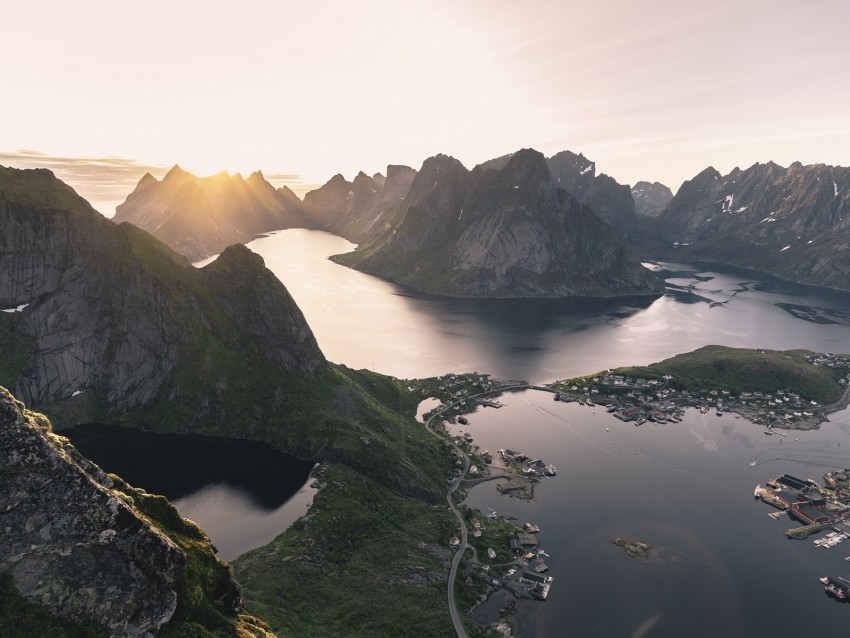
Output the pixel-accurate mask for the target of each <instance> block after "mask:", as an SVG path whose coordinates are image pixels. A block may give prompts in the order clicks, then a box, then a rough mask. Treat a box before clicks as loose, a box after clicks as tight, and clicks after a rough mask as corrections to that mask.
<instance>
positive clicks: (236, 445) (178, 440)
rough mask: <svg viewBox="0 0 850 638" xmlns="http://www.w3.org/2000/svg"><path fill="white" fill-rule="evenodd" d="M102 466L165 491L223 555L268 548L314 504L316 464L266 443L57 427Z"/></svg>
mask: <svg viewBox="0 0 850 638" xmlns="http://www.w3.org/2000/svg"><path fill="white" fill-rule="evenodd" d="M62 435H63V436H67V437H68V438H69V439H70V440H71V442H72V443H73V444H74V446H75V447H76V448H77V449H78V450H79V451H80V452H81V453H82V454H83V455H84V456H85V457H86V458H88V459H90V460H92V461H93V462H94V463H96V464H97V465H99V466H100V467H101V468H102V469H103V470H104V471H106V472H112V473H114V474H118V475H119V476H120V477H122V478H123V479H124V480H126V481H127V482H128V483H130V484H131V485H133V486H134V487H139V488H142V489H144V490H145V491H147V492H151V493H154V494H162V495H164V496H166V497H168V499H169V500H171V501H172V503H173V504H174V506H175V507H176V508H177V511H178V512H180V515H181V516H184V517H186V518H189V519H191V520H193V521H195V522H196V523H198V524H199V525H200V526H201V527H202V528H203V530H204V531H205V532H206V533H207V535H208V536H209V537H210V539H211V540H212V542H213V544H214V545H215V546H216V548H217V549H218V550H219V555H220V556H221V557H222V558H224V559H225V560H232V559H234V558H236V557H237V556H238V555H240V554H241V553H243V552H245V551H247V550H249V549H253V548H255V547H260V546H261V545H265V544H266V543H268V542H269V541H271V540H273V539H274V538H275V537H276V536H277V535H278V534H280V533H281V532H283V530H285V529H286V528H287V527H289V525H291V524H292V523H293V522H294V521H295V520H297V519H298V518H299V517H301V516H303V515H304V514H305V513H306V511H307V507H308V506H309V505H310V503H312V500H313V494H315V490H314V489H312V488H310V487H308V486H307V482H308V480H309V479H308V476H309V473H310V470H311V469H312V467H313V465H314V463H313V462H312V461H304V460H301V459H298V458H296V457H294V456H292V455H289V454H284V453H282V452H279V451H277V450H275V449H274V448H272V447H271V446H269V445H267V444H265V443H259V442H256V441H243V440H237V439H224V438H219V437H208V436H198V435H191V434H190V435H177V434H155V433H152V432H142V431H139V430H134V429H130V428H122V427H118V426H114V425H102V424H86V425H78V426H75V427H73V428H70V429H68V430H63V431H62Z"/></svg>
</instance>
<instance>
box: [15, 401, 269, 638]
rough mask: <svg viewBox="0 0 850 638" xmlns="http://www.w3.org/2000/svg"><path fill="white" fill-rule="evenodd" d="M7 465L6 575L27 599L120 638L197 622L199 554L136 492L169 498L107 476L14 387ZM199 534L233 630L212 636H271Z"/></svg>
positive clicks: (223, 616) (216, 608) (217, 598)
mask: <svg viewBox="0 0 850 638" xmlns="http://www.w3.org/2000/svg"><path fill="white" fill-rule="evenodd" d="M0 458H2V463H0V530H2V539H3V540H2V543H0V572H2V573H3V574H7V575H11V577H12V579H13V583H14V587H15V589H16V590H17V593H18V595H19V596H20V597H21V598H22V599H23V600H24V601H27V602H29V603H35V604H37V605H39V606H41V607H44V608H46V609H47V610H49V611H50V612H51V613H52V614H54V615H56V616H58V617H60V618H63V619H65V620H68V621H71V622H73V623H76V624H79V625H85V626H90V627H94V628H97V630H98V633H100V632H102V633H103V634H104V635H108V636H115V637H118V636H150V635H155V634H157V633H158V632H159V630H160V629H161V628H162V627H163V626H164V625H166V624H167V623H169V622H170V621H174V623H175V624H178V623H180V622H185V621H189V620H192V621H194V620H195V619H194V618H193V616H194V610H193V604H192V603H189V602H188V601H187V600H186V596H185V594H186V592H187V590H188V589H189V588H187V586H186V584H187V579H193V578H194V574H193V573H189V572H190V571H194V569H196V567H195V566H194V565H193V563H197V561H198V560H199V557H198V555H197V552H196V551H194V552H187V551H186V550H185V549H183V548H181V547H180V544H181V542H185V539H178V540H177V541H175V540H174V539H172V538H171V537H169V535H168V534H167V533H166V532H165V531H163V529H160V528H159V527H158V526H157V525H156V524H154V523H153V522H152V521H151V520H150V518H149V517H148V516H146V515H145V514H143V513H142V512H141V511H140V510H139V509H138V508H137V506H136V504H135V500H136V499H134V497H133V496H131V494H135V495H136V496H137V497H138V498H139V499H140V500H145V499H146V498H147V499H150V498H154V499H161V501H164V500H165V499H162V498H161V497H151V496H149V495H144V494H143V493H141V494H138V493H135V492H134V491H133V490H132V488H129V486H126V484H123V483H122V482H121V481H120V479H117V477H114V478H113V477H110V476H108V475H106V474H104V473H103V472H102V471H101V470H100V468H98V467H97V466H96V465H94V464H92V463H90V462H89V461H87V460H86V459H85V458H83V457H82V456H81V455H80V454H79V453H78V452H77V451H76V449H75V448H74V447H73V446H72V445H70V443H69V442H68V441H67V439H64V438H62V437H58V436H55V435H53V434H52V432H51V426H50V423H49V421H48V420H47V419H46V418H45V417H43V416H42V415H39V414H35V413H33V412H30V411H28V410H26V409H25V407H24V405H23V404H22V403H20V402H19V401H17V400H15V399H14V397H12V395H11V394H10V393H9V392H8V391H7V390H6V389H5V388H0ZM119 487H120V488H123V490H122V489H119ZM159 505H160V507H162V508H165V510H166V511H168V508H170V506H167V504H166V503H160V504H159ZM171 515H172V516H174V513H173V511H172V512H171ZM182 524H183V525H186V526H187V527H189V526H190V524H189V523H188V522H185V521H184V522H183V523H182ZM191 528H193V529H192V531H193V533H194V535H195V536H196V537H197V542H196V543H195V545H196V547H197V548H199V549H200V550H201V552H202V553H203V559H204V560H205V561H206V562H207V563H208V564H210V565H212V566H213V568H214V569H217V570H218V572H219V574H218V578H217V580H218V583H217V591H215V592H214V594H213V595H212V596H211V597H209V598H208V599H207V602H208V605H209V607H211V608H212V613H213V614H214V615H217V616H219V617H220V618H217V619H216V621H217V622H221V623H222V627H224V626H229V628H230V629H229V630H224V629H223V630H222V631H221V632H219V633H216V634H207V635H222V636H224V635H234V636H235V635H238V634H237V629H236V628H237V626H238V625H239V624H243V623H244V624H245V625H246V626H250V627H252V629H253V630H256V631H254V632H253V633H252V634H251V635H256V636H269V635H270V634H268V633H267V632H266V631H265V630H264V629H263V628H262V623H260V622H259V621H257V620H256V619H252V618H250V617H247V616H246V617H244V618H240V617H239V616H240V614H241V612H242V598H241V592H240V589H239V586H238V585H237V584H236V582H235V581H234V580H233V579H232V576H231V575H230V571H229V568H227V566H226V565H224V564H223V563H220V562H219V561H217V559H215V557H214V556H213V552H212V548H211V546H210V544H209V540H208V539H207V538H206V536H205V535H203V533H202V532H201V531H200V530H198V529H197V528H195V527H194V526H191ZM190 566H191V569H190ZM193 584H195V585H197V584H196V583H193ZM191 589H193V590H195V591H196V593H197V594H200V595H201V596H203V595H204V594H208V593H209V592H203V591H201V589H202V588H201V587H198V588H197V589H196V588H194V587H193V588H191ZM45 635H49V634H45ZM201 635H203V634H201ZM245 635H248V634H245Z"/></svg>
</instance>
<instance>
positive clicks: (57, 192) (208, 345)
mask: <svg viewBox="0 0 850 638" xmlns="http://www.w3.org/2000/svg"><path fill="white" fill-rule="evenodd" d="M0 226H2V227H3V233H0V308H2V309H9V310H11V309H17V310H18V312H5V313H0V337H2V339H0V348H2V349H3V354H4V359H5V361H4V365H2V366H0V383H5V384H7V385H10V387H12V388H13V391H14V392H15V394H16V395H17V396H19V397H20V398H21V399H22V400H24V401H25V402H26V403H27V404H29V405H34V406H38V407H39V408H40V409H44V408H47V409H51V407H50V406H53V409H54V413H55V414H57V415H59V416H60V417H61V418H60V421H61V422H62V423H63V424H68V423H73V422H76V421H80V420H86V419H92V418H95V417H97V418H103V417H105V416H106V415H107V414H113V415H115V414H121V413H126V412H129V411H131V410H137V409H140V408H143V407H146V406H149V405H151V404H152V403H153V402H155V400H159V399H163V398H164V395H163V392H167V393H168V395H169V398H170V400H172V401H174V400H178V399H179V398H180V397H186V398H187V401H188V397H189V396H193V397H195V398H197V397H198V396H200V395H205V394H207V393H209V392H213V388H214V387H215V386H218V387H219V388H221V387H226V386H227V383H228V381H230V382H231V383H233V381H234V379H233V377H232V376H230V375H229V373H228V369H227V368H228V366H225V365H224V364H223V362H224V361H225V360H227V359H236V360H239V361H241V362H243V363H244V365H248V366H250V365H255V364H262V365H266V366H268V367H269V369H270V370H273V371H275V372H276V373H279V374H283V375H310V374H313V373H314V372H316V371H318V370H321V369H323V368H325V367H326V362H325V359H324V357H323V356H322V353H321V352H320V350H319V348H318V345H317V344H316V340H315V338H314V337H313V334H312V332H311V331H310V328H309V327H308V326H307V324H306V322H305V321H304V317H303V315H302V314H301V312H300V310H299V309H298V307H297V306H296V305H295V302H294V301H293V300H292V298H291V297H290V296H289V294H288V292H287V291H286V289H285V288H284V287H283V285H282V284H281V283H280V282H279V281H278V280H277V279H276V278H275V277H274V275H272V274H271V273H270V272H269V271H268V270H267V269H266V268H265V267H264V266H263V262H262V259H261V258H259V257H258V256H256V255H254V254H252V253H251V252H250V251H249V250H248V249H247V248H245V247H243V246H233V247H231V248H229V249H227V250H226V251H225V252H224V254H223V255H222V257H221V258H219V260H218V261H216V262H214V263H213V264H211V265H209V266H207V267H206V268H204V269H201V270H198V269H195V268H194V267H192V266H191V264H189V262H188V261H186V259H184V258H183V257H180V256H179V255H177V254H175V253H173V252H172V251H171V250H169V249H168V248H167V247H166V246H164V245H163V244H161V243H160V242H159V241H158V240H156V239H155V238H153V237H151V236H150V235H148V234H147V233H145V232H144V231H142V230H139V229H138V228H136V227H135V226H133V225H131V224H121V225H120V226H116V225H115V224H113V223H112V222H110V221H109V220H107V219H104V218H103V217H101V216H100V214H98V213H97V212H95V211H94V210H93V209H92V208H91V207H90V206H89V205H88V203H87V202H86V201H85V200H83V199H82V198H80V197H78V196H77V195H76V193H74V192H73V190H72V189H70V188H69V187H68V186H66V185H65V184H63V183H62V182H60V181H59V180H57V179H56V178H55V177H54V176H53V174H52V173H50V172H49V171H46V170H33V171H18V170H15V169H6V168H2V167H0ZM187 367H194V368H195V370H194V371H190V370H187V369H186V368H187ZM200 369H207V370H208V371H209V372H210V373H211V374H213V373H214V374H215V375H216V376H215V378H214V379H212V380H211V381H209V382H208V384H207V383H198V382H197V381H194V380H192V377H193V376H196V375H197V371H198V370H200ZM231 369H232V367H231ZM104 411H105V413H104ZM190 418H191V417H190Z"/></svg>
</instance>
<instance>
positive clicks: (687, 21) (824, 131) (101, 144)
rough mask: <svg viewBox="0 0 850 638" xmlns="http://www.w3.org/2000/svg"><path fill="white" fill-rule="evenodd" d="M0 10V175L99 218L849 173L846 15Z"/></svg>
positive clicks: (645, 5)
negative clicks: (384, 186) (331, 189)
mask: <svg viewBox="0 0 850 638" xmlns="http://www.w3.org/2000/svg"><path fill="white" fill-rule="evenodd" d="M0 2H2V3H3V9H2V18H3V33H2V37H0V60H2V62H0V90H2V99H0V164H3V165H7V166H8V165H11V166H20V167H24V166H27V167H28V166H49V167H51V168H52V169H53V170H54V172H56V174H57V175H58V176H59V177H61V178H62V179H65V180H66V181H68V182H69V183H70V184H71V185H72V186H74V187H75V188H77V190H78V191H79V192H80V193H81V194H83V195H84V196H87V197H88V198H89V199H91V200H93V202H94V203H95V205H96V207H98V208H99V210H101V211H102V212H104V213H105V214H107V215H111V214H112V213H113V210H112V207H114V204H115V203H116V200H117V201H121V200H123V198H124V196H125V195H126V194H127V193H128V192H129V191H130V190H132V187H133V186H134V184H135V182H136V181H137V180H138V179H139V178H140V177H141V176H142V175H143V174H144V172H145V171H148V170H150V171H151V172H153V173H154V175H156V176H161V175H162V174H163V173H164V172H165V170H167V168H168V167H169V166H171V165H173V164H175V163H179V164H180V165H181V166H182V167H183V168H184V169H187V170H190V171H192V172H195V173H196V174H199V175H208V174H212V173H216V172H218V171H220V170H228V171H230V172H242V173H243V175H247V174H248V173H250V172H252V171H254V170H257V169H260V170H262V171H263V172H264V173H265V174H266V176H267V177H271V178H272V180H273V181H274V182H275V183H276V184H277V185H280V184H282V183H284V182H288V183H290V184H291V185H293V186H295V188H296V189H298V188H299V186H300V187H301V189H300V190H302V191H303V189H304V187H305V186H306V185H310V184H316V183H322V182H324V181H326V180H327V179H328V178H330V177H331V176H332V175H333V174H335V173H343V174H344V175H345V176H346V177H347V178H348V179H351V178H353V176H354V175H355V174H356V172H357V171H358V170H363V171H365V172H367V173H374V172H377V171H381V172H383V171H384V169H385V167H386V165H387V164H388V163H397V164H408V165H410V166H413V167H415V168H419V166H420V165H421V164H422V161H423V160H424V159H425V158H427V157H429V156H431V155H434V154H436V153H447V154H450V155H453V156H455V157H457V158H458V159H459V160H461V161H462V162H463V163H464V164H465V165H467V166H468V167H472V166H474V165H475V164H477V163H479V162H481V161H484V160H486V159H489V158H491V157H495V156H498V155H503V154H505V153H509V152H512V151H515V150H517V149H519V148H522V147H533V148H536V149H538V150H540V151H542V152H544V153H545V154H546V155H552V154H554V153H556V152H557V151H560V150H563V149H569V150H572V151H575V152H582V153H584V154H585V155H586V156H587V157H589V158H590V159H592V160H595V161H596V164H597V170H598V171H600V172H605V173H608V174H610V175H612V176H613V177H614V178H616V179H617V180H618V181H620V182H622V183H634V182H636V181H638V180H641V179H646V180H651V181H655V180H658V181H662V182H664V183H666V184H668V185H669V186H670V187H671V188H673V189H674V190H675V189H676V188H678V186H679V185H680V184H681V182H682V181H683V180H685V179H689V178H690V177H692V176H694V175H695V174H696V173H697V172H699V171H700V170H702V169H703V168H705V167H706V166H708V165H713V166H715V167H716V168H717V169H718V170H720V171H721V172H724V173H725V172H728V171H729V170H731V169H732V168H733V167H734V166H741V167H746V166H749V165H751V164H753V163H755V162H757V161H761V162H764V161H768V160H774V161H776V162H778V163H780V164H782V165H787V164H789V163H791V162H792V161H795V160H800V161H802V162H804V163H820V162H823V163H827V164H840V165H845V166H846V165H850V82H848V77H850V37H848V35H847V33H848V26H849V25H850V1H848V0H805V1H804V0H735V1H731V0H712V1H711V2H705V1H704V0H699V1H697V0H593V1H589V0H588V1H583V2H577V1H574V0H559V1H551V2H550V1H536V0H526V1H525V2H516V0H468V1H465V2H444V1H439V0H430V1H425V0H423V1H419V2H400V1H399V0H388V1H369V0H362V1H360V2H352V1H351V0H345V1H339V2H336V1H334V2H327V1H317V2H304V1H299V2H295V1H288V0H276V1H266V2H253V1H251V0H240V1H239V2H233V1H228V2H225V1H215V0H205V1H194V0H192V1H189V0H167V1H166V0H146V1H145V2H129V1H120V0H75V1H74V2H63V1H61V0H56V1H53V2H44V1H41V2H39V1H35V0H34V1H32V2H11V1H9V0H0ZM21 151H28V152H27V153H21ZM116 158H117V159H116Z"/></svg>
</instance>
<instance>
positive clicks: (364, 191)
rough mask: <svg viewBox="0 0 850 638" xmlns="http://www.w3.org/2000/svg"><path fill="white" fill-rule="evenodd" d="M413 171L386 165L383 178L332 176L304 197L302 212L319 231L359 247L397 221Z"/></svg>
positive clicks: (376, 175)
mask: <svg viewBox="0 0 850 638" xmlns="http://www.w3.org/2000/svg"><path fill="white" fill-rule="evenodd" d="M415 177H416V171H415V170H413V169H412V168H410V167H409V166H399V165H392V164H391V165H389V166H387V175H386V177H384V176H383V175H381V174H380V173H377V174H375V175H373V176H372V177H369V176H368V175H366V174H365V173H362V172H361V173H359V174H358V175H357V176H356V177H355V178H354V181H353V182H349V181H347V180H346V179H345V178H344V177H343V176H342V175H335V176H334V177H332V178H331V179H330V180H329V181H328V182H327V183H326V184H325V185H324V186H322V187H321V188H318V189H316V190H313V191H310V192H309V193H307V194H306V195H305V196H304V208H305V210H306V211H307V212H308V213H309V214H310V216H311V218H312V219H313V220H314V223H315V224H316V226H317V227H318V228H320V229H322V230H327V231H328V232H332V233H335V234H337V235H340V236H342V237H345V238H346V239H349V240H350V241H354V242H357V243H362V242H366V241H370V240H372V239H375V238H376V237H378V236H380V235H381V234H382V233H384V232H387V231H391V230H392V229H393V228H395V226H396V225H397V223H398V221H399V213H400V212H401V211H402V210H403V208H404V200H405V196H406V195H407V191H408V190H410V185H411V184H412V183H413V179H414V178H415Z"/></svg>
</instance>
